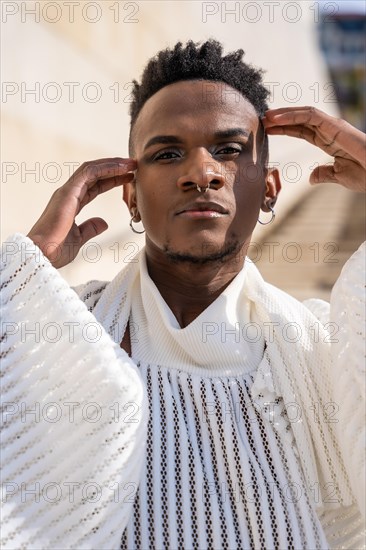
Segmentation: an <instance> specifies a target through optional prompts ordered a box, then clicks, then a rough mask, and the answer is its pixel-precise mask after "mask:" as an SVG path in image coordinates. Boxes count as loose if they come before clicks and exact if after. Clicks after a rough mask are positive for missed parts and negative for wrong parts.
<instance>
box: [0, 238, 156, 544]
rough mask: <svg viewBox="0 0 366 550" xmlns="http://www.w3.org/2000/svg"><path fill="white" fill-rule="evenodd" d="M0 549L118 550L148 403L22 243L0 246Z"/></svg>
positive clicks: (126, 366) (110, 345)
mask: <svg viewBox="0 0 366 550" xmlns="http://www.w3.org/2000/svg"><path fill="white" fill-rule="evenodd" d="M1 285H2V296H1V313H2V321H1V327H2V349H1V353H2V362H1V375H2V431H3V434H2V453H1V459H2V466H3V473H2V529H1V543H2V548H3V549H4V550H5V549H9V548H17V549H19V548H27V549H40V548H42V549H47V548H74V549H86V548H89V549H94V548H100V549H103V548H105V549H114V548H119V545H120V539H121V535H122V532H123V529H124V527H125V526H126V524H127V522H128V519H129V516H130V513H131V511H132V503H133V500H134V496H135V495H136V491H137V487H138V483H139V477H140V469H141V464H142V459H143V454H144V447H145V438H146V416H147V408H146V398H145V391H144V387H143V383H142V381H141V378H140V375H139V372H138V370H137V368H136V366H135V365H134V364H133V363H132V361H131V360H130V359H129V357H128V356H127V354H125V352H124V351H123V350H121V349H120V348H119V346H118V345H117V344H115V343H114V342H113V341H112V339H111V338H110V337H109V335H108V334H106V332H105V331H104V329H103V328H102V327H101V325H100V324H99V323H98V322H97V321H96V319H95V317H94V316H93V314H92V313H90V311H88V309H87V307H86V306H85V304H84V303H83V302H82V301H81V300H80V299H79V298H78V296H77V294H76V293H75V292H74V291H73V290H72V289H71V288H70V287H69V285H68V284H67V283H66V282H65V280H64V279H63V278H62V277H61V275H60V274H59V273H58V271H57V270H56V269H54V268H53V267H52V266H51V264H50V262H49V261H48V260H47V259H46V258H45V257H44V256H43V255H42V254H41V252H40V250H39V249H38V248H37V247H35V245H34V243H33V242H32V241H31V240H30V239H27V238H25V237H23V236H22V235H19V234H17V235H15V236H14V237H13V238H11V239H10V240H9V241H8V242H5V243H4V244H3V249H2V266H1Z"/></svg>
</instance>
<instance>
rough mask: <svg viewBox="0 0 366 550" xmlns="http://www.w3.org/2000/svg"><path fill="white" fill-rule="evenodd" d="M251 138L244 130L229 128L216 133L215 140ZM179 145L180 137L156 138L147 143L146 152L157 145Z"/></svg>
mask: <svg viewBox="0 0 366 550" xmlns="http://www.w3.org/2000/svg"><path fill="white" fill-rule="evenodd" d="M238 136H241V137H246V138H248V137H249V132H247V131H246V130H244V129H243V128H228V129H227V130H219V131H218V132H215V133H214V138H215V139H227V138H234V137H238ZM171 143H174V144H177V143H182V140H181V138H179V137H178V136H154V137H152V138H151V139H149V141H148V142H147V143H146V145H145V147H144V151H145V150H146V149H148V148H149V147H151V146H152V145H156V144H171Z"/></svg>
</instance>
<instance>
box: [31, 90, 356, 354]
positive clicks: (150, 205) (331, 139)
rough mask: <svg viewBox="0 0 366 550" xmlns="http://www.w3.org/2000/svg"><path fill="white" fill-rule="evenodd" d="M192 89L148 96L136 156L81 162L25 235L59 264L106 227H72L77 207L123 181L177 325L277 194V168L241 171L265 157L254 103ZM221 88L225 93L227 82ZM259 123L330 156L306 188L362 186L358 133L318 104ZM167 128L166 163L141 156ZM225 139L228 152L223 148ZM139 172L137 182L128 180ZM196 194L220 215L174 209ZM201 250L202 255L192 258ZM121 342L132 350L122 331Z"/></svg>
mask: <svg viewBox="0 0 366 550" xmlns="http://www.w3.org/2000/svg"><path fill="white" fill-rule="evenodd" d="M201 84H204V83H201ZM211 85H212V82H210V89H212V87H211ZM198 86H199V82H194V83H192V82H180V83H176V84H174V85H170V86H167V87H165V88H163V89H162V90H160V91H159V92H158V93H157V94H155V95H154V96H153V97H151V98H150V99H149V100H148V101H147V102H146V104H145V105H144V107H143V109H142V110H141V112H140V115H139V117H138V120H137V122H136V127H135V130H136V132H134V136H133V138H134V145H135V151H134V153H133V154H134V156H136V157H138V161H139V162H137V160H136V158H134V159H131V158H129V159H126V158H108V159H98V160H93V161H89V162H86V163H84V164H83V165H82V166H80V168H78V170H76V172H75V173H74V174H73V175H72V177H71V178H70V179H69V180H68V181H67V182H66V183H65V184H64V185H63V186H62V187H60V188H59V189H57V190H56V191H55V193H54V194H53V195H52V197H51V199H50V201H49V203H48V204H47V206H46V208H45V210H44V212H43V214H42V215H41V217H40V218H39V220H38V221H37V222H36V223H35V225H34V226H33V227H32V229H31V230H30V232H29V234H28V237H29V238H30V239H32V240H33V241H34V242H35V243H36V244H37V245H38V246H39V248H40V249H41V250H42V252H43V254H44V255H45V256H46V257H47V258H48V259H49V260H50V262H51V263H52V265H53V266H54V267H56V268H59V267H63V266H65V265H67V264H68V263H70V262H71V261H72V260H73V259H74V258H75V257H76V255H77V253H78V251H79V250H80V248H81V247H82V246H83V245H84V244H85V243H86V242H87V241H88V240H90V239H92V238H95V237H96V236H97V235H99V234H101V233H102V232H103V231H105V230H106V229H107V228H108V225H107V223H106V222H105V221H104V220H103V219H102V218H91V219H89V220H86V221H85V222H83V223H81V224H80V225H78V224H77V223H76V221H75V218H76V216H77V215H78V214H79V212H80V211H81V210H82V208H83V207H84V206H85V205H87V204H89V203H90V202H91V201H93V200H94V199H95V198H96V197H97V196H98V195H100V194H101V193H104V192H108V191H109V190H110V189H113V188H114V187H117V186H124V200H125V201H126V203H127V204H128V207H129V209H130V212H131V214H132V215H135V216H136V217H135V219H136V220H138V219H139V218H140V217H142V219H143V222H144V224H145V228H146V241H147V243H146V250H147V258H148V268H149V272H150V276H151V277H152V279H153V280H154V282H155V284H156V285H157V287H158V289H159V291H160V292H161V294H162V296H163V298H164V299H165V300H166V302H167V304H168V305H169V307H170V308H171V310H172V311H173V313H174V314H175V316H176V318H177V320H178V322H179V323H180V325H181V326H182V327H183V326H187V324H189V323H190V322H191V321H192V320H193V319H195V318H196V317H197V316H198V315H199V314H200V313H201V312H202V311H203V310H204V309H205V308H206V307H208V305H209V304H210V303H212V302H213V301H214V300H215V299H216V298H217V296H218V295H219V294H220V293H221V292H222V291H223V290H224V288H225V287H226V286H227V285H228V284H229V283H230V282H231V280H232V279H233V278H234V277H235V275H236V274H237V273H238V271H239V270H240V269H241V268H242V265H243V262H244V257H245V252H246V250H247V247H248V244H249V241H250V236H251V233H252V230H253V228H254V226H255V224H256V220H257V217H258V213H259V209H260V208H261V209H262V210H264V211H268V208H267V206H266V201H268V200H274V199H275V198H276V196H277V194H278V192H279V190H280V182H279V177H278V173H277V171H275V170H274V171H267V172H266V171H264V170H255V171H254V177H253V172H251V171H248V170H247V169H250V168H251V167H252V168H253V167H257V168H258V166H259V167H260V166H263V165H264V163H265V161H264V160H263V158H261V157H263V155H262V153H263V151H262V148H261V147H262V144H263V135H262V134H261V124H260V121H259V119H258V117H257V115H256V113H255V111H254V108H253V107H252V106H251V104H250V103H248V102H247V101H246V100H245V99H244V98H241V96H240V94H239V93H238V92H236V94H225V93H224V94H223V93H220V86H222V85H220V84H217V88H216V91H217V93H216V95H215V94H211V95H210V98H209V101H208V98H207V95H206V97H205V96H204V95H203V94H200V93H199V88H198ZM224 88H225V90H228V87H227V85H224ZM171 94H172V95H171ZM203 98H204V99H203ZM230 101H231V103H230ZM262 124H263V125H264V127H265V129H266V132H267V133H268V134H271V135H288V136H293V137H295V138H300V139H304V140H306V141H308V142H309V143H312V144H314V145H316V146H317V147H319V148H321V149H322V150H323V151H325V152H326V153H328V154H329V155H331V156H333V159H334V162H333V163H328V164H326V165H324V166H320V167H318V168H316V169H315V170H314V172H313V173H312V174H311V176H310V182H311V183H312V184H316V183H322V182H334V183H336V184H339V185H342V186H344V187H346V188H348V189H350V190H353V191H358V192H364V191H365V184H366V177H365V170H366V136H365V134H364V133H363V132H361V131H359V130H357V129H356V128H354V127H353V126H351V125H350V124H348V123H347V122H345V121H343V120H340V119H337V118H334V117H331V116H329V115H327V114H326V113H324V112H322V111H320V110H318V109H315V108H314V107H288V108H282V109H274V110H270V111H267V113H266V116H265V117H264V118H263V119H262ZM225 126H226V128H225ZM227 126H230V127H234V128H241V129H242V130H244V131H245V133H246V134H247V136H245V135H243V134H241V135H240V136H236V137H233V136H231V137H230V138H228V136H226V137H225V138H224V139H223V138H222V137H221V138H220V139H218V138H217V136H215V135H214V134H215V132H216V131H218V130H220V131H221V130H222V129H228V128H227ZM167 132H168V134H169V135H172V134H173V135H174V136H176V137H178V138H179V139H180V140H181V142H179V143H174V144H170V145H171V146H172V147H168V149H169V150H171V154H168V155H165V158H166V160H164V161H163V159H159V160H158V161H156V162H152V161H151V155H150V160H149V155H147V157H146V158H145V152H144V150H143V148H144V147H145V146H146V143H147V141H148V140H149V139H150V138H151V137H154V136H157V135H162V134H163V135H167V134H166V133H167ZM248 136H249V138H248ZM245 141H246V142H247V146H245ZM167 145H168V144H166V143H164V144H163V147H162V148H163V149H164V148H165V149H166V148H167ZM229 145H230V147H231V146H233V147H232V149H231V151H230V150H229V149H225V147H229ZM159 147H160V146H159V145H158V144H155V145H154V147H151V148H150V149H149V150H147V152H149V151H150V153H155V151H157V150H160V149H159ZM233 148H234V149H235V148H239V149H240V152H239V151H233ZM137 168H138V170H137ZM136 176H137V183H136V181H133V180H134V179H135V180H136ZM150 183H153V185H150ZM208 183H210V189H209V190H208V191H207V192H206V193H199V192H198V191H197V184H199V186H200V187H203V188H205V187H207V184H208ZM196 200H197V201H198V200H203V201H205V202H206V201H213V202H215V203H216V204H220V205H221V206H222V208H223V209H224V210H225V214H223V213H222V216H216V217H214V216H211V215H208V217H207V218H202V215H201V218H199V217H198V218H197V217H187V215H185V216H184V215H183V216H182V215H181V214H178V212H179V210H181V209H182V208H183V207H184V206H185V205H187V203H188V204H189V203H192V202H194V201H196ZM138 209H139V210H138ZM230 246H231V247H234V248H232V249H230ZM167 247H168V249H167ZM204 251H205V254H203V252H204ZM207 251H209V253H210V254H207ZM182 252H184V253H185V260H184V261H183V260H182V259H181V261H178V259H177V258H175V259H174V254H175V253H180V254H181V253H182ZM212 253H214V254H216V255H218V256H220V254H221V255H222V257H221V260H220V259H218V258H216V259H212V256H211V258H210V257H209V256H210V255H212ZM172 255H173V259H172ZM205 255H206V260H207V261H205V262H201V263H197V259H201V260H202V258H203V257H204V256H205ZM187 256H191V259H190V261H188V260H187ZM122 347H123V348H124V349H125V350H126V351H127V352H128V353H130V352H131V348H130V342H129V336H128V330H127V331H126V334H125V336H124V339H123V342H122Z"/></svg>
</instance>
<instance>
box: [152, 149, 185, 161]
mask: <svg viewBox="0 0 366 550" xmlns="http://www.w3.org/2000/svg"><path fill="white" fill-rule="evenodd" d="M180 156H181V155H180V153H178V152H177V151H176V150H175V151H161V152H159V153H156V154H155V155H153V157H152V160H154V161H156V160H159V161H163V160H165V161H170V160H174V159H175V158H180Z"/></svg>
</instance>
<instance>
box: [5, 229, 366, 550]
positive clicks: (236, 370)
mask: <svg viewBox="0 0 366 550" xmlns="http://www.w3.org/2000/svg"><path fill="white" fill-rule="evenodd" d="M5 246H6V248H5V251H6V255H5V254H4V260H5V262H4V264H3V276H2V283H3V299H2V305H3V333H4V334H3V348H2V353H3V362H2V372H3V380H4V382H3V390H4V394H3V409H4V414H3V434H4V436H3V450H4V452H3V465H4V474H3V526H4V528H3V533H2V545H3V547H4V548H75V549H76V548H89V549H96V548H101V549H102V548H103V549H104V548H105V549H112V548H125V549H134V548H136V549H140V548H141V549H147V548H169V549H173V548H174V549H176V548H185V549H190V548H197V549H198V548H199V549H201V548H202V549H203V548H214V549H222V548H226V549H231V548H248V549H249V548H256V549H257V548H266V549H267V548H268V549H270V548H278V549H284V548H296V549H298V548H314V549H315V548H319V549H325V548H361V547H362V545H363V535H362V532H363V520H362V511H363V510H362V506H363V487H362V482H361V476H362V474H363V464H364V463H363V462H362V461H363V460H364V458H363V457H364V455H363V454H362V446H363V441H362V440H363V434H364V429H363V418H362V416H363V406H364V394H362V389H363V388H362V385H363V382H362V368H363V362H362V355H363V344H362V339H363V338H364V333H363V332H362V331H363V324H362V318H361V315H364V311H363V306H362V301H364V295H363V291H362V283H363V265H362V255H363V253H364V247H361V248H360V250H359V251H358V252H357V253H356V254H355V255H354V256H353V257H352V258H351V259H350V260H349V262H348V263H347V264H346V266H345V268H344V269H343V272H342V275H341V277H340V279H339V280H338V283H337V285H336V287H335V289H334V291H333V294H332V301H331V312H329V305H328V304H326V303H325V302H322V301H319V300H311V301H308V302H307V303H306V306H307V307H305V306H304V305H302V304H300V303H299V302H297V301H296V300H294V299H292V298H291V297H289V296H288V295H286V294H285V293H283V292H281V291H280V290H278V289H276V288H274V287H272V286H271V285H268V284H266V283H265V282H264V281H263V279H262V278H261V276H260V275H259V273H258V271H257V270H256V268H255V266H254V265H252V264H250V262H249V261H247V262H246V263H245V266H244V268H243V270H242V271H241V272H240V273H239V274H238V275H237V276H236V277H235V279H233V281H232V282H231V284H230V285H229V286H228V287H227V288H226V289H225V290H224V291H223V293H222V294H221V295H220V296H219V297H218V298H217V299H216V300H215V301H214V302H213V303H212V304H211V305H210V306H209V307H208V308H207V309H206V310H205V311H203V312H202V313H201V315H199V316H198V317H197V318H196V319H195V320H194V321H193V322H192V323H190V324H189V325H188V326H187V327H185V328H183V329H182V328H180V327H179V324H178V323H177V321H176V319H175V317H174V315H173V314H172V312H171V310H170V309H169V307H168V306H167V304H166V303H165V302H164V300H163V299H162V297H161V295H160V293H159V291H158V289H157V288H156V286H155V284H154V283H153V281H152V280H151V279H150V277H149V274H148V271H147V267H146V259H145V254H144V251H141V253H140V254H139V255H138V256H137V257H136V258H135V260H136V261H134V262H131V263H130V264H129V265H128V266H127V268H126V269H125V270H123V271H122V272H121V273H120V274H119V275H117V277H116V278H115V279H114V280H113V281H112V282H111V283H100V282H97V281H92V282H90V283H88V284H86V285H81V286H80V287H77V288H76V289H75V291H76V293H75V291H74V290H72V289H71V288H70V287H69V286H68V285H67V283H66V282H65V281H64V280H63V279H62V277H61V276H60V274H59V273H58V272H57V271H56V270H55V269H54V268H53V267H52V266H51V265H50V263H49V262H48V260H47V259H45V258H44V257H43V256H42V254H41V253H40V251H39V250H38V249H37V248H35V246H34V245H33V243H31V241H30V240H29V239H26V238H24V237H22V236H21V235H17V236H15V237H14V238H13V239H12V240H9V241H8V242H7V243H6V245H5ZM31 250H32V252H30V251H31ZM329 315H330V317H329ZM127 323H129V327H130V339H131V349H132V352H131V357H128V356H127V354H126V353H125V352H124V351H123V350H122V349H121V348H120V345H119V344H120V342H121V340H122V337H123V334H124V332H125V329H126V326H127ZM337 327H338V328H337ZM335 328H336V333H337V334H336V335H335ZM335 336H337V337H335ZM350 449H352V450H353V451H354V452H350Z"/></svg>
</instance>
